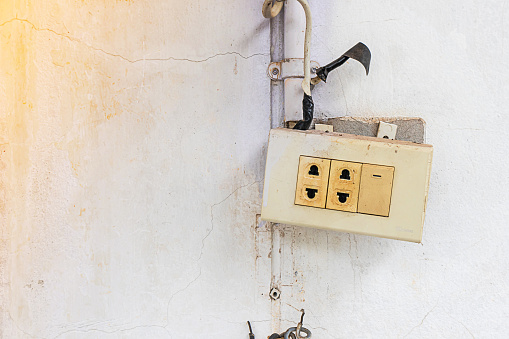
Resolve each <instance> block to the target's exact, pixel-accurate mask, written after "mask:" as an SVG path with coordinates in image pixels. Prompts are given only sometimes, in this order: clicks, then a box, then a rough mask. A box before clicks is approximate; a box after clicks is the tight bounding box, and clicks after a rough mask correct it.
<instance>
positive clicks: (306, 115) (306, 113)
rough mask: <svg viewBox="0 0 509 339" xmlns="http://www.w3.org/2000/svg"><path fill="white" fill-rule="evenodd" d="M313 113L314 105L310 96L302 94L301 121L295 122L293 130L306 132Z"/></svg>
mask: <svg viewBox="0 0 509 339" xmlns="http://www.w3.org/2000/svg"><path fill="white" fill-rule="evenodd" d="M314 111H315V104H314V103H313V98H312V97H311V95H307V94H306V93H304V98H303V99H302V120H300V121H299V122H297V124H296V125H295V127H294V128H293V129H298V130H308V129H309V127H310V126H311V122H313V113H314Z"/></svg>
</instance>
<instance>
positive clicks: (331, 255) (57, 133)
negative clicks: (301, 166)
mask: <svg viewBox="0 0 509 339" xmlns="http://www.w3.org/2000/svg"><path fill="white" fill-rule="evenodd" d="M311 6H312V11H313V14H314V15H315V20H314V25H313V28H314V33H313V43H312V49H311V51H312V52H311V54H312V59H313V60H317V61H319V62H320V63H321V64H322V65H323V64H325V63H327V62H329V61H331V60H333V59H335V58H337V57H338V56H339V55H341V54H342V53H343V52H344V51H346V50H347V49H349V48H350V47H351V46H353V45H354V44H355V43H357V42H358V41H363V42H364V43H366V44H367V45H368V46H369V47H370V49H371V51H372V54H373V59H372V65H371V70H370V75H369V77H365V76H364V75H363V72H362V67H361V66H360V65H358V64H356V63H355V62H349V63H347V64H346V65H345V66H343V67H342V68H341V69H340V70H338V71H337V73H334V74H331V76H330V77H329V78H328V82H327V84H326V85H324V84H321V85H320V86H317V87H316V88H315V90H314V99H315V103H316V116H317V117H318V118H321V119H327V118H331V117H338V116H343V115H347V116H351V117H354V118H355V117H359V118H367V117H396V116H407V117H421V118H423V119H424V120H425V121H426V123H427V125H426V137H427V140H426V141H427V142H428V143H431V144H433V145H434V146H435V153H434V163H433V170H432V177H431V186H430V193H429V201H428V208H427V215H426V223H425V229H424V238H423V243H422V244H410V243H404V242H398V241H394V240H387V239H377V238H371V237H367V236H360V235H349V234H343V233H335V232H327V231H322V230H313V229H304V228H299V227H292V226H286V225H279V226H276V231H277V234H278V239H279V237H280V246H281V247H280V249H279V252H280V253H281V255H280V256H281V260H280V265H279V266H280V267H277V269H278V270H279V271H280V272H281V284H280V286H279V287H280V290H281V299H280V300H279V301H278V302H277V306H276V307H274V304H275V302H272V306H271V301H270V299H269V297H268V293H269V290H270V279H271V256H272V253H271V232H270V225H269V224H267V223H264V222H262V221H261V220H260V215H259V213H260V202H261V200H260V196H261V187H262V183H263V169H264V160H265V159H264V156H265V148H266V142H267V136H268V132H269V128H270V125H271V122H270V117H271V114H270V83H269V80H268V78H267V76H266V67H267V65H268V64H269V62H270V60H269V54H270V46H269V40H270V39H269V34H270V32H269V24H268V22H267V21H266V20H265V19H264V18H263V17H262V16H261V12H260V11H261V1H260V2H257V1H248V0H242V1H234V2H231V1H229V2H226V1H223V0H219V1H202V0H199V1H194V2H177V1H146V0H129V1H120V0H117V1H97V0H76V1H64V0H48V1H28V0H5V1H2V2H0V47H1V48H0V220H1V228H0V230H1V237H0V274H1V275H0V277H1V279H2V280H1V283H2V285H1V286H2V287H1V288H0V310H1V313H0V333H1V337H2V338H80V339H82V338H179V339H180V338H184V339H185V338H197V337H201V336H202V335H203V334H204V333H206V334H207V336H208V337H210V338H244V337H247V326H246V323H245V322H246V321H247V320H251V322H252V324H253V329H254V331H255V334H256V335H257V338H258V337H260V338H264V337H265V336H267V335H268V334H270V333H271V330H272V328H271V324H272V325H274V324H280V325H281V330H283V329H286V328H288V327H289V326H293V325H295V321H296V320H297V319H298V316H299V315H300V313H299V310H300V309H301V308H305V309H306V318H305V322H306V326H307V327H308V328H310V329H311V330H312V331H313V337H314V338H315V337H316V338H403V337H405V338H469V337H474V338H483V337H490V338H503V337H505V335H506V333H507V332H508V330H509V325H507V321H506V319H507V317H508V316H509V306H508V305H509V292H508V288H507V286H506V285H507V281H508V280H509V259H508V258H509V256H508V255H507V250H506V245H505V244H506V243H507V239H508V237H509V231H508V230H507V220H508V219H509V212H508V210H507V208H506V205H507V202H508V201H509V193H508V191H507V187H508V186H509V181H508V180H509V179H508V177H507V175H506V173H507V167H508V165H509V164H508V161H507V160H506V154H507V150H506V147H505V144H504V141H505V140H508V138H509V134H508V132H507V131H509V122H508V119H507V114H506V112H505V107H508V106H509V99H508V97H507V93H508V89H509V88H508V85H507V81H506V79H507V77H508V76H509V71H508V70H509V67H506V66H509V65H508V61H507V60H508V59H507V58H505V57H504V56H505V51H506V50H507V47H508V43H509V41H508V39H509V38H508V35H507V34H506V33H505V32H507V30H508V29H509V27H508V25H509V21H508V20H507V16H508V15H509V9H508V8H507V6H506V2H500V1H493V0H490V1H487V2H486V1H485V2H483V3H481V2H479V1H467V2H464V1H462V2H460V1H457V0H454V1H448V2H439V1H436V0H433V1H428V2H422V1H416V0H410V1H406V2H404V3H401V2H395V1H388V2H387V1H385V2H375V1H357V2H344V1H343V2H341V1H339V2H338V1H332V0H322V1H311ZM272 315H276V316H278V319H276V320H274V319H272V318H271V316H272Z"/></svg>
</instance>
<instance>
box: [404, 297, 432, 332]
mask: <svg viewBox="0 0 509 339" xmlns="http://www.w3.org/2000/svg"><path fill="white" fill-rule="evenodd" d="M437 306H438V302H437V304H436V305H435V306H434V307H433V308H432V309H431V310H429V311H428V313H426V315H425V316H424V318H422V320H421V323H420V324H419V325H417V326H414V327H413V328H412V329H411V330H410V332H408V333H407V334H406V335H405V336H404V337H408V336H409V335H410V333H412V332H413V331H414V330H415V329H416V328H418V327H420V326H422V324H424V321H425V320H426V318H427V317H428V316H429V315H430V313H431V312H433V311H434V310H435V308H437Z"/></svg>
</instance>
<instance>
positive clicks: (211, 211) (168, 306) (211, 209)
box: [0, 25, 265, 339]
mask: <svg viewBox="0 0 509 339" xmlns="http://www.w3.org/2000/svg"><path fill="white" fill-rule="evenodd" d="M0 26H1V25H0ZM260 182H261V180H257V181H254V182H252V183H249V184H246V185H242V186H240V187H237V188H236V189H235V190H234V191H233V192H231V193H230V194H228V195H227V196H226V198H224V199H222V200H221V201H219V202H217V203H215V204H213V205H211V206H210V216H211V220H210V222H211V228H210V230H209V231H208V232H207V234H206V235H205V237H204V238H203V239H202V247H201V251H200V256H199V257H198V259H197V260H196V261H197V262H199V261H200V260H201V258H202V256H203V249H204V247H205V240H206V239H207V238H208V237H209V236H210V234H211V233H212V231H213V230H214V213H213V212H214V208H215V207H217V206H219V205H221V204H222V203H224V202H225V201H226V200H228V199H229V198H230V197H231V196H232V195H234V194H235V193H236V192H238V191H239V190H241V189H242V188H245V187H249V186H252V185H254V184H257V183H260ZM201 274H202V271H201V267H200V268H199V272H198V275H197V276H196V277H195V278H193V280H191V281H190V282H189V283H188V284H187V285H186V286H185V287H184V288H182V289H180V290H178V291H176V292H175V293H173V294H172V295H171V296H170V298H169V300H168V302H167V304H166V324H165V325H164V326H161V325H138V326H134V327H130V328H124V329H118V330H114V331H105V330H100V329H95V328H92V329H87V330H79V329H71V330H67V331H64V332H62V333H60V334H58V335H57V336H55V337H54V338H53V339H56V338H58V337H60V336H62V335H64V334H66V333H71V332H80V333H87V332H92V331H96V332H102V333H107V334H113V333H118V332H125V331H131V330H134V329H137V328H150V327H155V328H162V329H164V330H165V331H166V332H167V333H168V334H169V335H170V337H172V336H171V333H170V332H169V330H168V328H167V327H168V326H169V325H170V317H169V315H170V314H169V312H170V305H171V302H172V300H173V298H175V296H177V295H178V294H180V293H182V292H184V291H185V290H187V289H188V288H189V287H191V285H192V284H194V283H195V282H196V281H197V280H198V279H199V278H200V277H201ZM264 321H265V320H264ZM24 333H25V332H24Z"/></svg>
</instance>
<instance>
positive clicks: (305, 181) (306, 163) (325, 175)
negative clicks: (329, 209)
mask: <svg viewBox="0 0 509 339" xmlns="http://www.w3.org/2000/svg"><path fill="white" fill-rule="evenodd" d="M329 169H330V160H328V159H319V158H313V157H306V156H301V157H300V160H299V171H298V174H297V187H296V189H295V204H296V205H302V206H310V207H320V208H325V201H326V197H327V182H328V180H329Z"/></svg>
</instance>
